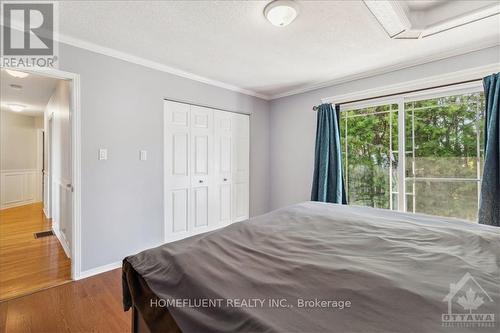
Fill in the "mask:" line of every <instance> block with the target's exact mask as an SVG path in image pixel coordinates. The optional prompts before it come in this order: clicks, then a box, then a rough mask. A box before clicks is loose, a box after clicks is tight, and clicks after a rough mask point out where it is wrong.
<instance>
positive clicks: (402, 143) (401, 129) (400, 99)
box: [340, 81, 483, 223]
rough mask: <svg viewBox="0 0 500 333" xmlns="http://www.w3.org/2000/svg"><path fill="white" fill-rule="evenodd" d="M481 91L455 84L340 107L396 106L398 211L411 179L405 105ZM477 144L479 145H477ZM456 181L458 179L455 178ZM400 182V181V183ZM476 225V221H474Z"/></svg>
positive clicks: (475, 86) (470, 85) (474, 85)
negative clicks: (407, 164)
mask: <svg viewBox="0 0 500 333" xmlns="http://www.w3.org/2000/svg"><path fill="white" fill-rule="evenodd" d="M482 91H483V85H482V82H481V81H477V82H468V83H464V84H456V85H451V86H445V87H439V88H434V89H429V90H425V91H418V92H410V93H401V94H399V95H396V96H390V97H385V98H373V99H369V100H364V101H361V102H353V103H344V104H341V105H340V112H345V111H351V110H358V109H363V108H369V107H375V106H381V105H388V104H397V105H398V109H397V112H398V167H397V171H396V172H397V175H398V180H399V181H398V193H397V194H398V200H397V201H398V209H397V210H398V211H400V212H406V211H407V209H406V207H407V203H406V179H407V178H411V177H406V174H405V169H406V150H405V149H406V124H405V116H406V109H405V104H406V103H409V102H416V101H420V100H426V99H434V98H441V97H448V96H454V95H465V94H472V93H478V92H482ZM478 144H479V143H478ZM479 172H480V171H479V168H478V180H477V181H478V182H479V186H480V185H481V184H480V175H479ZM457 179H458V178H457ZM401 180H402V181H401ZM448 180H450V181H452V180H455V178H448ZM390 205H391V207H392V197H391V198H390ZM476 223H477V221H476Z"/></svg>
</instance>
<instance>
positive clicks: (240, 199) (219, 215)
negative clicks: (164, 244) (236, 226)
mask: <svg viewBox="0 0 500 333" xmlns="http://www.w3.org/2000/svg"><path fill="white" fill-rule="evenodd" d="M164 112H165V114H164V117H165V118H164V119H165V128H164V139H165V142H164V145H165V146H164V172H165V174H164V177H165V240H166V241H172V240H177V239H181V238H184V237H187V236H191V235H195V234H197V233H200V232H205V231H209V230H213V229H215V228H218V227H221V226H225V225H227V224H229V223H232V222H236V221H241V220H245V219H247V218H248V215H249V212H248V211H249V153H250V151H249V148H250V146H249V143H250V141H249V117H248V115H242V114H237V113H232V112H225V111H220V110H215V109H211V108H206V107H200V106H195V105H189V104H184V103H179V102H172V101H165V110H164Z"/></svg>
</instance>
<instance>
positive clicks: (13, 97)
mask: <svg viewBox="0 0 500 333" xmlns="http://www.w3.org/2000/svg"><path fill="white" fill-rule="evenodd" d="M57 81H58V80H57V79H52V78H49V77H44V76H39V75H34V74H30V75H29V76H28V77H25V78H22V79H21V78H15V77H13V76H10V75H9V74H7V72H5V70H3V69H2V70H1V71H0V93H1V95H0V96H1V98H0V101H1V103H0V108H1V110H2V111H10V112H12V111H11V110H10V109H9V108H8V107H7V105H8V104H21V105H25V106H26V109H25V110H23V111H22V112H20V114H23V115H28V116H40V115H43V111H44V110H45V106H46V105H47V103H48V102H49V99H50V97H51V96H52V93H53V91H54V88H55V86H56V84H57ZM11 84H15V85H20V86H22V89H20V90H19V89H14V88H12V87H11V86H10V85H11Z"/></svg>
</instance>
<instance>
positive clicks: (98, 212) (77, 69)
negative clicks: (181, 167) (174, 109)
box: [59, 44, 270, 271]
mask: <svg viewBox="0 0 500 333" xmlns="http://www.w3.org/2000/svg"><path fill="white" fill-rule="evenodd" d="M59 69H61V70H63V71H68V72H72V73H76V74H79V75H80V85H81V87H80V90H81V96H80V97H81V98H80V100H81V135H82V137H81V151H82V162H81V163H82V165H81V170H82V179H81V180H82V185H81V186H82V189H81V190H82V202H81V204H82V206H81V211H82V219H81V231H82V234H81V245H82V271H88V270H91V269H94V268H99V267H100V266H104V265H108V264H114V263H116V262H119V261H121V260H122V259H123V258H124V257H125V256H128V255H131V254H134V253H136V252H138V251H142V250H144V249H147V248H149V247H152V246H157V245H159V244H160V243H161V242H162V241H163V99H165V98H167V99H174V100H182V101H186V102H190V103H193V104H202V105H207V106H211V107H215V108H220V109H226V110H232V111H236V112H241V113H247V114H250V170H251V171H250V215H251V216H255V215H259V214H262V213H265V212H267V211H268V210H269V208H270V207H269V183H270V177H269V102H268V101H265V100H262V99H259V98H256V97H252V96H248V95H244V94H241V93H238V92H234V91H230V90H226V89H222V88H218V87H215V86H211V85H207V84H204V83H200V82H197V81H193V80H189V79H187V78H182V77H179V76H175V75H171V74H168V73H165V72H161V71H158V70H154V69H151V68H148V67H144V66H140V65H137V64H133V63H130V62H126V61H122V60H119V59H116V58H113V57H109V56H105V55H102V54H99V53H95V52H91V51H88V50H85V49H81V48H76V47H73V46H69V45H67V44H60V46H59ZM100 148H106V149H108V160H105V161H99V160H98V158H97V157H98V150H99V149H100ZM139 150H147V151H148V160H147V161H140V160H139Z"/></svg>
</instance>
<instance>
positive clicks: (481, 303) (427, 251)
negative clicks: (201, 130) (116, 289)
mask: <svg viewBox="0 0 500 333" xmlns="http://www.w3.org/2000/svg"><path fill="white" fill-rule="evenodd" d="M125 263H126V264H127V265H130V266H131V267H132V268H133V271H134V272H135V273H136V274H138V275H140V277H141V279H143V280H144V281H145V283H146V284H147V287H148V288H149V289H150V290H151V292H152V293H153V294H154V295H155V297H151V296H150V295H149V296H147V297H145V298H144V297H143V299H142V300H141V302H142V303H145V302H146V303H148V304H147V306H149V307H150V308H151V309H152V311H153V312H154V310H155V309H157V310H158V311H168V313H169V315H171V317H172V318H173V319H174V321H175V323H176V324H177V326H178V328H179V329H180V330H181V331H182V332H185V333H187V332H371V333H374V332H433V333H435V332H448V333H449V332H456V331H464V332H475V331H477V332H498V331H499V330H500V323H499V319H498V318H499V316H500V228H495V227H490V226H484V225H478V224H476V223H471V222H467V221H462V220H457V219H449V218H440V217H434V216H427V215H421V214H408V213H399V212H393V211H388V210H382V209H374V208H368V207H357V206H344V205H336V204H326V203H317V202H305V203H301V204H297V205H293V206H290V207H286V208H283V209H279V210H276V211H273V212H271V213H268V214H265V215H262V216H258V217H255V218H252V219H250V220H247V221H243V222H238V223H235V224H232V225H229V226H227V227H225V228H222V229H219V230H216V231H212V232H208V233H205V234H201V235H197V236H194V237H190V238H187V239H184V240H181V241H177V242H173V243H168V244H165V245H162V246H160V247H157V248H153V249H150V250H147V251H144V252H141V253H139V254H136V255H133V256H130V257H127V258H126V259H125ZM135 299H136V300H135V302H138V299H139V297H137V295H136V297H135ZM131 305H132V300H131V295H130V288H129V285H128V283H127V279H126V278H125V279H124V306H125V308H129V307H130V306H131ZM142 306H143V307H144V304H142ZM160 317H161V316H160ZM154 318H155V317H154V316H148V318H144V319H145V321H146V323H148V320H149V321H150V322H149V323H148V326H150V325H151V326H150V327H161V325H160V326H159V324H161V323H151V321H153V320H154Z"/></svg>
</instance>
